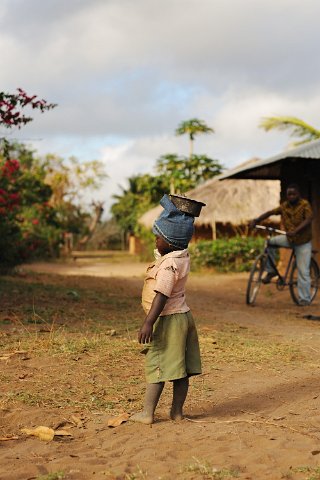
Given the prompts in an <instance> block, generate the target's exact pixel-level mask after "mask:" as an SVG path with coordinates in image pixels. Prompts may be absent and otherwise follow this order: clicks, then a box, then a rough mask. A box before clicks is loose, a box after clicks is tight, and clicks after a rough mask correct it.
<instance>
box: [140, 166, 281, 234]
mask: <svg viewBox="0 0 320 480" xmlns="http://www.w3.org/2000/svg"><path fill="white" fill-rule="evenodd" d="M219 178H220V175H219V177H215V178H213V179H212V180H208V181H207V182H205V183H204V184H202V185H200V186H198V187H197V188H195V189H194V190H191V191H190V192H188V193H187V195H186V196H188V197H190V198H193V199H194V200H198V201H200V202H203V203H205V204H206V207H203V208H202V211H201V215H200V217H197V218H196V220H195V225H198V226H199V225H211V224H212V223H213V221H214V222H216V223H224V224H226V223H231V224H232V225H241V224H244V223H246V222H248V221H250V220H252V219H253V218H255V217H258V216H259V215H261V214H262V213H264V212H266V211H267V210H271V209H272V208H275V207H277V206H278V205H279V201H280V182H279V181H278V180H222V181H220V180H219ZM161 211H162V207H161V206H157V207H155V208H152V209H151V210H149V211H148V212H146V213H145V214H144V215H142V217H141V218H140V219H139V223H140V224H142V225H144V226H145V227H147V228H151V227H152V225H153V222H154V221H155V219H156V218H157V217H158V215H159V214H160V213H161ZM270 220H278V217H274V218H273V219H270Z"/></svg>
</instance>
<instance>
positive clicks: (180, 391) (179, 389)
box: [170, 377, 189, 420]
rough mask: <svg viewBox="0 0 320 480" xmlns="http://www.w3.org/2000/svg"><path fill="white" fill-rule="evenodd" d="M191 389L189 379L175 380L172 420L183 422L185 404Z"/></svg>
mask: <svg viewBox="0 0 320 480" xmlns="http://www.w3.org/2000/svg"><path fill="white" fill-rule="evenodd" d="M188 388H189V377H184V378H179V380H173V400H172V406H171V411H170V417H171V419H172V420H182V419H183V414H182V409H183V404H184V402H185V399H186V398H187V394H188Z"/></svg>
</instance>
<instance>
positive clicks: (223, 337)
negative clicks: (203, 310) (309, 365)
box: [200, 325, 303, 368]
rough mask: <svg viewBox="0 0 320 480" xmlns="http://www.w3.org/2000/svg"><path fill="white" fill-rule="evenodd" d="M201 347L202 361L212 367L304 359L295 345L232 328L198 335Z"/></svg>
mask: <svg viewBox="0 0 320 480" xmlns="http://www.w3.org/2000/svg"><path fill="white" fill-rule="evenodd" d="M200 332H201V330H200ZM200 344H201V347H202V354H203V357H204V359H205V360H207V361H208V362H209V363H211V364H212V366H213V367H214V368H215V367H216V366H217V363H228V364H229V363H236V364H239V363H240V364H243V363H247V364H265V365H270V364H274V363H278V362H281V363H284V364H287V363H292V362H294V361H296V362H300V361H302V360H303V356H302V354H301V352H300V350H299V345H298V344H294V343H288V344H286V343H283V342H282V343H280V342H274V341H271V340H269V339H268V338H263V337H257V336H256V334H255V333H254V332H253V331H251V330H250V329H247V328H246V329H243V328H241V327H238V326H233V325H226V326H225V327H224V330H222V331H215V332H206V333H205V334H201V333H200Z"/></svg>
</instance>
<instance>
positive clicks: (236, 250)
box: [190, 237, 264, 272]
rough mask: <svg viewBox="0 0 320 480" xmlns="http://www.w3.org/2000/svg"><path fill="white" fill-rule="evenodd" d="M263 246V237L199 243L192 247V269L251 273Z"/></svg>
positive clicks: (224, 239)
mask: <svg viewBox="0 0 320 480" xmlns="http://www.w3.org/2000/svg"><path fill="white" fill-rule="evenodd" d="M263 245H264V239H263V238H261V237H233V238H228V239H227V238H221V239H218V240H212V241H208V240H203V241H199V242H197V243H195V244H191V245H190V252H191V265H192V269H193V270H199V269H201V268H214V269H215V270H217V271H220V272H245V271H249V270H250V268H251V266H252V262H253V260H254V259H255V258H256V256H257V255H258V254H259V253H260V252H261V250H262V249H263Z"/></svg>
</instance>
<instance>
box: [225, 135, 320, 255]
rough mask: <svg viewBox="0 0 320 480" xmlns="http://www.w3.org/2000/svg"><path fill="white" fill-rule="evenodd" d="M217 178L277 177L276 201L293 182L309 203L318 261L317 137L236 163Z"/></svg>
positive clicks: (319, 166)
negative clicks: (264, 156) (280, 151)
mask: <svg viewBox="0 0 320 480" xmlns="http://www.w3.org/2000/svg"><path fill="white" fill-rule="evenodd" d="M219 178H220V179H221V180H223V181H226V182H229V181H230V179H239V180H238V181H239V182H243V181H244V180H243V179H251V180H252V179H254V180H260V181H270V180H280V184H281V190H280V197H279V198H278V203H279V201H281V200H283V199H284V198H285V195H286V189H287V186H288V185H289V184H290V183H297V184H298V185H299V186H300V188H301V194H302V196H303V197H304V198H307V199H308V200H309V201H310V203H311V205H312V209H313V213H314V220H313V222H312V230H313V246H314V248H316V249H317V250H318V254H317V260H318V261H320V140H315V141H313V142H308V143H305V144H303V145H300V146H299V147H296V148H293V149H290V150H287V151H285V152H283V153H280V154H278V155H275V156H273V157H271V158H268V159H266V160H256V161H254V162H252V163H250V164H248V165H240V166H239V167H238V168H236V169H233V170H231V171H229V172H226V173H225V174H222V175H220V176H219ZM224 179H227V180H224ZM236 181H237V180H236ZM222 183H223V182H222ZM263 211H264V209H261V213H262V212H263Z"/></svg>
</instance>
